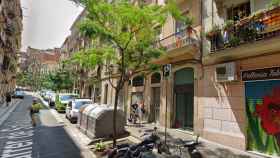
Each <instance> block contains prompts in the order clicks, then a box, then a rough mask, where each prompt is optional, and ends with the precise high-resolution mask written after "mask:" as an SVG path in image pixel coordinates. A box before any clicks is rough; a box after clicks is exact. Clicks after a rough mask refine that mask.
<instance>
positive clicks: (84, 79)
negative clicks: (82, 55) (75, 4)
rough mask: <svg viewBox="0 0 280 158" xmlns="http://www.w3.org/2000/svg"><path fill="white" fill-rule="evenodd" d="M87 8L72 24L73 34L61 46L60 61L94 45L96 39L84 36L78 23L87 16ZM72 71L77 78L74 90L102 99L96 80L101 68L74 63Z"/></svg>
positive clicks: (98, 99)
mask: <svg viewBox="0 0 280 158" xmlns="http://www.w3.org/2000/svg"><path fill="white" fill-rule="evenodd" d="M86 15H87V13H86V10H83V11H82V12H81V14H80V15H79V16H78V17H77V18H76V20H75V21H74V23H73V24H72V26H71V28H70V31H71V34H70V35H69V36H68V37H67V38H66V39H65V41H64V42H63V44H62V46H61V59H60V62H61V63H62V61H65V60H67V59H70V58H71V57H73V55H74V54H75V53H76V52H79V51H82V50H83V49H87V48H89V47H92V46H94V44H96V43H94V41H92V40H90V39H88V38H86V37H84V36H82V35H81V33H80V32H79V28H78V25H79V23H80V22H81V21H82V20H83V19H84V18H85V17H86ZM68 68H69V69H71V70H72V71H74V72H76V74H77V79H76V80H75V81H74V86H73V91H75V92H79V93H80V95H81V97H85V98H92V99H93V100H94V101H95V102H99V101H100V98H101V96H100V89H101V88H100V82H96V81H97V80H99V78H100V76H101V75H100V68H99V67H96V69H94V70H92V69H90V70H89V69H88V70H87V69H85V68H81V67H79V65H72V66H70V67H68Z"/></svg>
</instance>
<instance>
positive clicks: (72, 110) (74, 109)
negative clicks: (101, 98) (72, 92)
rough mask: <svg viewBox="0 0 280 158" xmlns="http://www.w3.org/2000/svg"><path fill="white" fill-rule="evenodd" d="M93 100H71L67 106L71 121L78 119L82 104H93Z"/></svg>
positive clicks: (67, 115)
mask: <svg viewBox="0 0 280 158" xmlns="http://www.w3.org/2000/svg"><path fill="white" fill-rule="evenodd" d="M92 103H93V102H92V101H91V99H75V100H73V101H70V102H69V104H68V105H67V106H66V109H65V110H66V114H65V116H66V118H68V119H69V120H70V122H71V123H74V122H76V121H77V119H78V116H79V110H80V108H81V107H82V106H84V105H86V104H92Z"/></svg>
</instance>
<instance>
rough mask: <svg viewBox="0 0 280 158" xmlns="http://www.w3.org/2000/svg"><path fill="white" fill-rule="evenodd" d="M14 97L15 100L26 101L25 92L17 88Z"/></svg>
mask: <svg viewBox="0 0 280 158" xmlns="http://www.w3.org/2000/svg"><path fill="white" fill-rule="evenodd" d="M12 97H13V98H20V99H24V91H23V90H22V89H19V88H16V90H15V91H14V94H13V95H12Z"/></svg>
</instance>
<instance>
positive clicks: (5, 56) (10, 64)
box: [0, 0, 22, 95]
mask: <svg viewBox="0 0 280 158" xmlns="http://www.w3.org/2000/svg"><path fill="white" fill-rule="evenodd" d="M0 23H1V24H0V65H1V68H0V69H1V70H0V95H3V94H5V93H6V92H9V91H12V90H13V89H14V88H15V84H16V82H15V75H16V71H17V54H18V53H19V50H20V47H21V32H22V10H21V5H20V0H12V1H8V0H4V1H0Z"/></svg>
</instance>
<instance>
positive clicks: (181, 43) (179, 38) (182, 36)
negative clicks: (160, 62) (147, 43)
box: [155, 28, 197, 52]
mask: <svg viewBox="0 0 280 158" xmlns="http://www.w3.org/2000/svg"><path fill="white" fill-rule="evenodd" d="M195 34H196V31H195V30H194V29H193V28H185V29H182V30H181V31H179V32H176V33H174V34H172V35H170V36H167V37H165V38H163V39H160V40H158V41H156V43H155V46H156V47H163V48H165V49H166V51H167V52H169V51H172V50H175V49H178V48H183V47H186V46H188V45H191V44H194V43H195V42H196V41H197V40H196V38H195Z"/></svg>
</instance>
